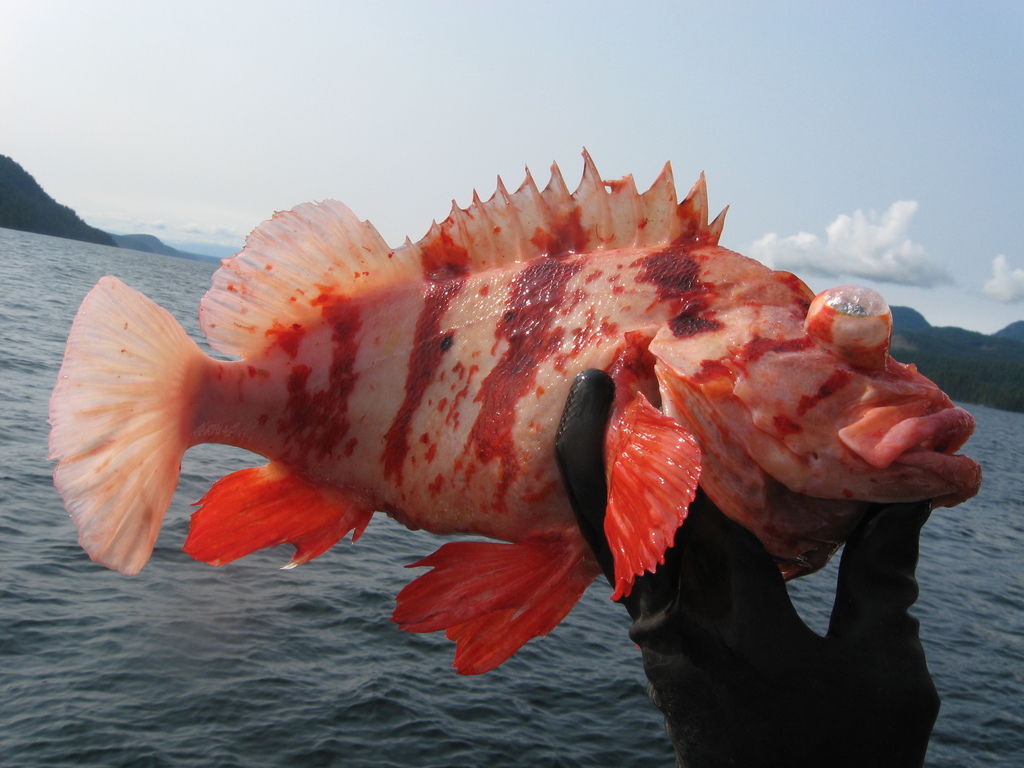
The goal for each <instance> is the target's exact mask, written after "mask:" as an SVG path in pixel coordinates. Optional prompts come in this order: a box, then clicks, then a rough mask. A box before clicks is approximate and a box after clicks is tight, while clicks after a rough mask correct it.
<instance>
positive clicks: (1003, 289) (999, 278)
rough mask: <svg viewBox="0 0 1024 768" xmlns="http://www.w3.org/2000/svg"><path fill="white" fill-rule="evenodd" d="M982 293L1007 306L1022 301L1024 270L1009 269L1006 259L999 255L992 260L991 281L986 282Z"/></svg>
mask: <svg viewBox="0 0 1024 768" xmlns="http://www.w3.org/2000/svg"><path fill="white" fill-rule="evenodd" d="M982 291H984V292H985V295H986V296H988V297H989V298H992V299H995V300H996V301H1002V302H1005V303H1007V304H1012V303H1014V302H1017V301H1024V269H1010V265H1009V264H1008V263H1007V261H1006V257H1005V256H1003V255H1002V254H999V255H998V256H996V257H995V258H994V259H992V279H991V280H988V281H986V283H985V286H984V287H983V288H982Z"/></svg>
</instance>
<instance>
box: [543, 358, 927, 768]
mask: <svg viewBox="0 0 1024 768" xmlns="http://www.w3.org/2000/svg"><path fill="white" fill-rule="evenodd" d="M613 394H614V385H613V384H612V382H611V380H610V379H609V378H608V377H607V376H606V375H605V374H603V373H601V372H599V371H586V372H585V373H583V374H581V375H580V376H579V377H578V378H577V381H576V383H575V384H574V386H573V391H572V392H571V393H570V395H569V398H568V400H567V403H566V408H565V412H564V415H563V419H562V424H561V426H560V428H559V435H558V440H557V446H556V447H557V453H558V459H559V466H560V468H561V470H562V476H563V479H564V481H565V485H566V488H567V491H568V493H569V498H570V500H571V501H572V504H573V508H574V510H575V512H576V516H577V520H578V521H579V525H580V529H581V531H582V532H583V534H584V536H585V537H586V538H587V541H588V542H590V544H591V546H592V548H593V549H594V552H595V554H596V555H597V557H598V560H599V561H600V563H601V567H602V568H603V569H604V572H605V574H606V575H607V576H608V577H609V580H611V577H612V560H611V553H610V552H609V551H608V546H607V542H606V541H605V538H604V532H603V531H604V527H603V520H604V512H605V497H606V490H605V471H604V461H603V453H602V448H603V445H604V431H605V426H606V422H607V419H608V413H609V409H610V405H611V400H612V396H613ZM930 506H931V505H930V503H929V502H927V501H923V502H917V503H913V504H892V505H888V506H882V505H878V506H877V507H875V508H873V509H872V510H871V511H870V512H869V513H868V514H867V515H866V516H865V518H864V520H863V521H862V522H861V524H860V525H859V526H858V527H857V529H856V530H855V531H854V532H853V534H852V535H851V537H850V539H849V540H848V542H847V544H846V548H845V551H844V552H843V557H842V562H841V565H840V569H839V579H838V587H837V591H836V600H835V604H834V606H833V609H832V618H831V622H830V624H829V629H828V633H827V634H826V636H825V637H819V636H818V635H817V634H815V633H814V632H812V631H811V630H810V629H809V628H808V627H807V626H806V625H805V624H804V623H803V621H802V620H801V619H800V617H799V616H798V615H797V612H796V610H795V609H794V608H793V605H792V603H791V602H790V600H789V595H788V593H787V591H786V585H785V583H784V581H783V579H782V576H781V574H780V573H779V570H778V567H777V566H776V564H775V562H774V561H773V559H772V558H771V557H770V556H769V555H768V554H767V553H766V552H765V550H764V547H762V545H761V543H760V542H759V541H758V540H757V538H756V537H755V536H754V535H753V534H751V533H750V532H749V531H747V530H746V529H745V528H743V527H742V526H740V525H738V524H736V523H734V522H732V521H731V520H729V519H728V518H726V517H725V516H724V515H723V514H722V513H721V512H720V511H719V510H718V509H717V508H716V507H715V505H714V504H713V503H712V502H711V501H710V499H708V498H707V497H706V496H705V495H704V494H703V493H698V495H697V498H696V499H695V500H694V502H693V504H692V505H691V506H690V511H689V515H688V517H687V519H686V522H685V523H684V524H683V525H682V527H681V528H680V529H679V531H678V532H677V534H676V538H675V544H674V546H673V547H672V548H671V549H669V550H668V552H667V556H666V561H665V563H664V565H662V566H659V568H658V569H657V571H656V572H655V573H654V574H648V575H645V576H643V577H640V578H638V579H637V580H636V584H635V586H634V587H633V591H632V593H631V594H630V595H629V596H628V597H626V598H624V599H623V600H622V601H621V602H623V603H624V604H625V606H626V608H627V610H628V611H629V613H630V615H631V616H632V617H633V620H634V623H633V626H632V628H631V629H630V633H629V634H630V637H631V638H632V639H633V640H634V641H635V642H636V643H637V644H638V645H639V646H640V647H641V649H642V650H643V661H644V668H645V670H646V672H647V678H648V680H649V681H650V684H649V687H648V690H649V693H650V695H651V698H652V699H653V701H654V703H655V704H657V706H658V707H659V708H660V709H661V710H662V712H664V714H665V723H666V728H667V730H668V734H669V737H670V738H671V739H672V743H673V745H674V746H675V749H676V755H677V761H678V764H679V765H680V766H685V767H686V768H706V767H709V766H715V767H717V766H742V768H759V767H761V766H787V767H788V766H827V767H828V768H844V767H845V766H851V767H852V766H857V768H866V767H867V766H872V767H873V768H877V767H879V766H891V767H892V768H896V767H898V768H907V767H908V766H920V765H922V764H923V762H924V756H925V751H926V750H927V747H928V737H929V735H930V734H931V730H932V726H933V725H934V723H935V718H936V716H937V715H938V711H939V697H938V694H937V693H936V691H935V686H934V684H933V683H932V680H931V676H930V675H929V674H928V667H927V665H926V663H925V658H924V651H923V650H922V648H921V643H920V640H919V639H918V622H917V620H916V619H914V618H913V617H912V616H910V615H909V614H908V613H907V610H908V609H909V608H910V606H911V605H913V603H914V601H915V600H916V599H917V592H918V589H917V582H916V581H915V578H914V570H915V567H916V565H917V550H918V538H919V535H920V531H921V526H923V525H924V523H925V521H926V520H927V519H928V515H929V513H930Z"/></svg>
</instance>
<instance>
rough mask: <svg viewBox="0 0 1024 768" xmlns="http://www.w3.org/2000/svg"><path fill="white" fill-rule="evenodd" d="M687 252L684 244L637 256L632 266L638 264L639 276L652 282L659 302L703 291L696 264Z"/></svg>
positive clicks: (703, 286)
mask: <svg viewBox="0 0 1024 768" xmlns="http://www.w3.org/2000/svg"><path fill="white" fill-rule="evenodd" d="M689 251H690V248H688V247H687V246H685V245H673V246H670V247H668V248H666V249H665V250H663V251H658V252H657V253H652V254H651V255H650V256H644V257H643V258H642V259H638V260H637V261H636V262H634V263H633V266H638V267H642V269H643V271H642V272H640V274H639V276H638V277H639V279H640V280H643V281H644V282H647V283H651V284H652V285H656V286H657V287H658V298H659V299H661V300H662V301H666V300H669V299H682V298H686V297H691V296H692V295H693V294H695V293H701V292H705V291H707V286H705V285H704V283H702V282H701V281H700V280H699V279H698V275H699V274H700V267H699V266H698V265H697V262H696V261H695V260H694V259H693V258H692V257H691V256H690V255H689Z"/></svg>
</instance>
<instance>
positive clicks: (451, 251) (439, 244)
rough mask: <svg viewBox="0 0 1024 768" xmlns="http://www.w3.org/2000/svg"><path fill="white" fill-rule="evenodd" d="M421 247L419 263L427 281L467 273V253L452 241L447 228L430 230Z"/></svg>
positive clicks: (461, 275)
mask: <svg viewBox="0 0 1024 768" xmlns="http://www.w3.org/2000/svg"><path fill="white" fill-rule="evenodd" d="M450 221H451V220H450V219H449V220H447V221H446V222H445V224H448V223H449V222H450ZM431 235H432V236H431ZM421 247H422V250H421V251H420V263H421V264H423V274H425V275H426V276H427V279H428V280H447V279H449V278H453V277H463V276H465V275H466V274H468V273H469V251H467V250H466V249H465V248H463V247H462V246H461V245H458V244H457V243H456V242H455V241H454V240H453V239H452V235H451V232H450V231H449V229H448V227H437V229H436V231H435V230H434V229H431V231H430V232H429V233H428V236H427V238H425V242H424V243H423V244H422V246H421Z"/></svg>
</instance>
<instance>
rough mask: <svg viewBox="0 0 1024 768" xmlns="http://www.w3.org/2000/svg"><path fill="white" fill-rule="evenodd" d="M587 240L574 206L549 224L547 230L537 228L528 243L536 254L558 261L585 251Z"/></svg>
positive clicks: (577, 210) (578, 211)
mask: <svg viewBox="0 0 1024 768" xmlns="http://www.w3.org/2000/svg"><path fill="white" fill-rule="evenodd" d="M587 239H588V237H587V231H586V229H584V227H583V223H582V222H581V221H580V210H579V208H577V207H575V206H574V207H572V208H570V209H569V210H567V211H565V212H564V214H563V215H562V216H560V217H559V218H558V219H557V220H555V221H551V222H549V225H548V229H546V230H545V229H541V228H540V227H538V228H537V231H536V232H534V235H533V237H531V238H530V242H531V243H533V245H534V246H535V247H536V248H537V250H538V252H540V253H542V254H546V255H548V256H550V257H551V258H555V259H559V258H564V257H566V256H569V255H571V254H574V253H580V252H582V251H584V250H586V247H587Z"/></svg>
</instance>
